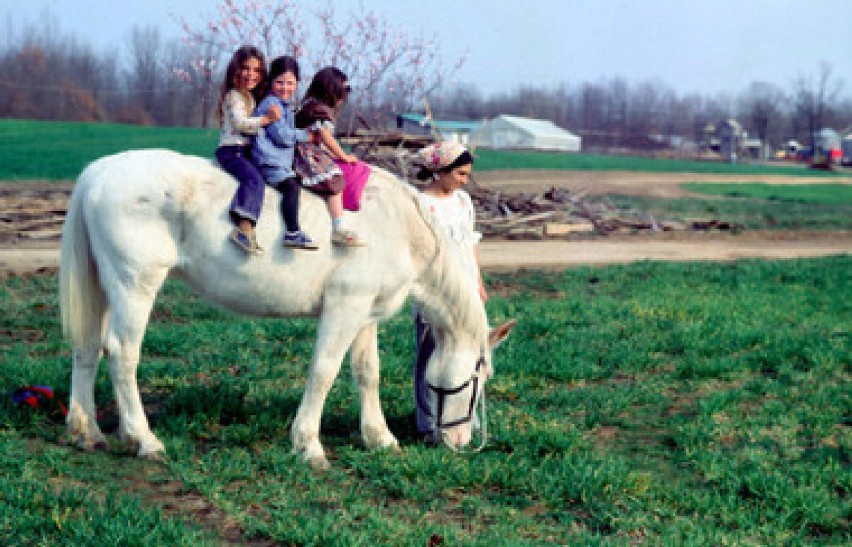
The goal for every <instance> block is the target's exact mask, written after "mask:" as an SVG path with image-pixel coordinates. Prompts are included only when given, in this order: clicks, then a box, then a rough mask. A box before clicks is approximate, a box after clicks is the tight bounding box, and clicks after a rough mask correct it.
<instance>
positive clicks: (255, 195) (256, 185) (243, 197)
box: [216, 146, 266, 224]
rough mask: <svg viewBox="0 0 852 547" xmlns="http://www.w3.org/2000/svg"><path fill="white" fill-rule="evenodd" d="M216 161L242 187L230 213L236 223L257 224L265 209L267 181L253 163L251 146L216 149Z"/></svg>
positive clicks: (232, 202)
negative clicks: (261, 211)
mask: <svg viewBox="0 0 852 547" xmlns="http://www.w3.org/2000/svg"><path fill="white" fill-rule="evenodd" d="M216 160H217V161H218V162H219V165H221V166H222V169H224V170H225V171H227V172H228V173H230V174H231V175H232V176H233V177H234V178H236V179H237V181H238V182H239V183H240V186H239V187H238V188H237V193H236V194H234V199H232V200H231V206H230V208H229V210H228V212H229V213H230V215H231V219H232V220H233V221H234V223H235V224H236V223H238V222H239V221H240V220H249V221H251V223H252V224H257V219H258V217H260V209H261V207H263V195H264V193H265V192H266V181H265V180H264V178H263V175H261V174H260V171H258V170H257V167H256V166H255V165H254V163H253V162H252V161H251V147H250V146H220V147H219V148H217V149H216Z"/></svg>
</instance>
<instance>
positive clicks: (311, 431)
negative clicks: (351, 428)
mask: <svg viewBox="0 0 852 547" xmlns="http://www.w3.org/2000/svg"><path fill="white" fill-rule="evenodd" d="M326 299H328V300H330V301H332V302H334V304H333V305H330V306H328V307H327V308H326V309H325V310H323V314H322V316H321V317H320V321H319V327H318V329H317V342H316V348H315V349H314V357H313V361H312V362H311V367H310V370H309V372H308V381H307V383H306V384H305V393H304V394H303V395H302V402H301V404H300V405H299V410H298V411H297V412H296V417H295V418H294V419H293V427H292V429H291V431H290V436H291V438H292V440H293V452H295V453H297V454H300V455H301V456H302V458H304V459H305V460H306V461H307V462H308V463H309V464H310V465H311V467H313V468H314V469H325V468H327V467H328V460H327V459H326V457H325V450H323V447H322V444H321V443H320V440H319V431H320V419H321V418H322V409H323V405H324V404H325V399H326V397H327V396H328V392H329V390H330V389H331V386H332V384H333V383H334V379H335V378H337V374H338V373H339V372H340V364H341V362H342V361H343V357H344V356H345V355H346V350H347V349H349V346H350V345H351V343H352V340H353V339H354V338H355V335H356V334H357V333H358V331H360V330H361V328H362V326H363V324H364V322H365V317H364V315H363V314H361V313H358V311H359V310H365V309H367V307H368V305H369V303H368V302H366V301H365V302H361V301H358V302H353V301H352V299H344V298H340V297H331V298H329V295H326Z"/></svg>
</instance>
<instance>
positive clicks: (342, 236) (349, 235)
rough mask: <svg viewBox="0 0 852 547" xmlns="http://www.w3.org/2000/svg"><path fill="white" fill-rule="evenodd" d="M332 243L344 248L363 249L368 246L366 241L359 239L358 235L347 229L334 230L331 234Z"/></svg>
mask: <svg viewBox="0 0 852 547" xmlns="http://www.w3.org/2000/svg"><path fill="white" fill-rule="evenodd" d="M331 242H332V243H334V244H336V245H342V246H344V247H363V246H364V245H366V244H367V242H366V241H364V240H363V239H361V238H359V237H358V234H356V233H355V232H353V231H352V230H347V229H345V228H338V229H337V230H334V232H332V234H331Z"/></svg>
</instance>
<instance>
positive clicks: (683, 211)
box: [590, 183, 852, 230]
mask: <svg viewBox="0 0 852 547" xmlns="http://www.w3.org/2000/svg"><path fill="white" fill-rule="evenodd" d="M682 187H683V188H684V189H685V190H689V191H691V192H695V193H700V194H704V195H706V196H707V197H700V196H699V197H685V198H669V199H663V198H656V197H651V196H625V195H608V196H605V197H602V198H590V200H595V199H600V200H604V201H606V202H608V203H611V204H612V205H615V206H616V207H618V208H619V209H622V210H626V211H633V212H637V213H639V214H642V215H649V214H650V215H653V216H654V217H655V218H657V219H661V220H666V221H687V220H689V219H696V218H698V219H704V220H708V219H716V220H724V221H726V222H731V223H735V224H737V225H739V226H741V227H742V228H744V229H747V230H852V186H847V185H841V184H818V185H813V186H812V185H793V184H791V185H787V184H776V185H771V184H751V183H734V184H722V183H712V184H699V183H689V184H683V185H682Z"/></svg>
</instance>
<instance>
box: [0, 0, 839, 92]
mask: <svg viewBox="0 0 852 547" xmlns="http://www.w3.org/2000/svg"><path fill="white" fill-rule="evenodd" d="M362 1H363V3H364V5H365V6H366V7H367V8H368V9H370V10H373V11H375V12H376V13H377V14H378V15H380V16H383V17H384V18H385V19H387V20H388V21H389V22H392V23H394V24H396V25H399V26H400V27H402V28H405V29H407V30H408V31H409V32H410V33H411V34H413V35H415V36H422V37H433V36H434V37H435V38H437V40H438V42H439V44H440V45H439V48H440V51H441V53H442V55H443V56H444V57H445V58H446V59H447V63H446V64H447V65H451V64H453V62H454V61H455V60H456V59H458V58H459V57H461V56H463V55H466V56H467V61H466V62H465V64H464V65H463V67H462V69H461V70H460V71H459V72H458V73H457V74H456V79H457V80H458V81H460V82H463V83H466V84H472V85H474V86H476V88H478V89H479V91H481V92H482V93H483V94H485V95H491V94H496V93H503V92H512V91H514V90H516V89H518V87H520V86H533V87H540V88H545V89H549V88H553V87H556V86H559V85H562V84H565V85H568V86H575V85H578V84H581V83H587V82H588V83H600V82H605V81H609V80H611V79H612V78H615V77H621V78H624V79H625V80H626V81H627V82H628V84H631V85H633V84H639V83H643V82H646V81H654V82H660V83H663V84H665V85H667V86H669V87H671V88H673V89H674V90H675V91H677V92H679V93H692V92H696V93H700V94H702V95H715V94H717V93H730V94H736V93H739V92H740V91H742V90H744V89H745V87H746V86H747V85H748V84H750V83H752V82H754V81H764V82H770V83H774V84H777V85H779V86H781V87H782V89H786V90H789V89H790V88H791V87H792V83H793V81H794V80H796V79H797V78H802V77H805V78H807V77H813V78H816V76H817V75H818V73H819V70H820V64H821V63H827V64H828V66H829V67H830V68H831V75H832V77H833V78H834V79H835V81H837V82H839V83H841V84H842V86H843V87H842V88H841V96H844V97H848V96H850V94H849V93H847V92H846V89H847V86H849V85H852V32H850V31H849V24H850V22H852V0H513V1H511V2H505V1H501V0H428V1H426V2H415V1H410V0H362ZM219 3H220V1H219V0H143V1H134V0H25V1H22V0H0V17H2V20H0V21H2V25H3V26H2V27H0V28H3V29H4V30H3V32H2V34H3V35H6V36H7V37H8V36H10V35H11V36H14V34H15V33H16V32H20V31H21V30H22V29H23V28H25V27H26V26H29V25H33V24H38V23H39V22H40V21H45V20H52V21H53V22H54V24H55V25H56V26H57V27H58V30H59V31H60V32H61V33H62V35H64V36H66V35H74V36H76V37H77V38H79V39H80V40H81V41H83V42H84V43H89V44H91V45H92V47H94V48H95V49H96V50H100V49H101V48H117V49H119V50H125V51H126V50H127V49H128V47H127V44H128V43H129V35H130V32H131V30H132V29H133V27H134V26H137V27H146V26H155V27H157V28H159V30H160V32H161V35H162V37H163V38H172V37H174V38H178V37H180V35H181V32H180V27H179V25H178V23H177V22H176V17H180V16H182V17H185V18H187V19H188V20H189V21H190V22H193V21H195V22H201V21H205V20H208V19H210V18H211V17H212V16H214V15H215V14H216V7H217V5H218V4H219ZM300 4H301V5H302V10H303V11H304V10H308V9H312V8H313V7H316V8H317V9H319V8H321V7H324V6H325V5H326V0H301V1H300ZM334 5H335V6H336V10H337V11H338V12H340V13H345V12H346V11H357V10H358V5H359V0H336V1H335V3H334ZM0 40H2V38H0ZM7 40H8V38H7ZM4 45H6V44H4ZM281 53H285V52H281Z"/></svg>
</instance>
